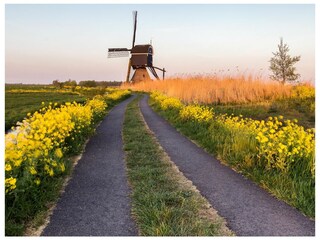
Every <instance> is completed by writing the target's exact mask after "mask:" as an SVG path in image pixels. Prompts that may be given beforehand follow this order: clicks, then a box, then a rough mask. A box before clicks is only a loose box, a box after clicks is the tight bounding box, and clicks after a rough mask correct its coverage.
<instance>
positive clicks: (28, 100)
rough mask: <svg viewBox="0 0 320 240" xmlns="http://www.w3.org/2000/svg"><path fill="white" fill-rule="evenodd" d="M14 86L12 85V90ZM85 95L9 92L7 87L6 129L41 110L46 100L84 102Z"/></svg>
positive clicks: (60, 102) (47, 101)
mask: <svg viewBox="0 0 320 240" xmlns="http://www.w3.org/2000/svg"><path fill="white" fill-rule="evenodd" d="M12 89H13V87H12V86H11V87H10V90H12ZM85 99H86V98H85V97H84V96H81V95H79V94H77V93H72V92H66V93H63V92H58V91H56V92H54V91H52V92H9V91H8V89H6V93H5V130H6V131H7V130H8V129H10V128H11V127H12V126H14V125H15V124H16V123H17V122H18V121H21V120H23V118H24V117H26V116H27V114H28V113H29V112H30V113H33V112H35V111H37V110H39V109H40V108H41V107H42V106H43V105H42V102H45V105H48V104H49V102H53V103H55V102H57V103H58V104H62V103H64V102H70V101H77V102H84V101H85Z"/></svg>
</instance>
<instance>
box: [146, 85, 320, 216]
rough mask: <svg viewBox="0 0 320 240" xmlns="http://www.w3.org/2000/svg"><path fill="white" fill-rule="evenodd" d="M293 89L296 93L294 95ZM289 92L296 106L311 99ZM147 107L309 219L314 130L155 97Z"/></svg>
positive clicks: (306, 93) (311, 93) (280, 119)
mask: <svg viewBox="0 0 320 240" xmlns="http://www.w3.org/2000/svg"><path fill="white" fill-rule="evenodd" d="M302 88H304V87H302ZM299 90H301V91H302V93H300V94H298V92H299ZM295 91H296V92H295V94H296V96H295V98H296V101H297V102H301V101H303V99H308V98H311V99H312V97H313V99H314V91H312V90H310V91H309V90H308V91H307V90H303V89H300V88H297V89H296V90H295ZM291 94H292V95H291V97H293V96H294V93H291ZM307 102H308V103H309V102H310V103H311V101H310V100H307ZM151 104H152V106H153V108H154V109H155V110H156V111H157V112H159V113H160V114H161V115H162V116H164V117H165V118H166V119H167V120H169V122H171V124H173V125H174V126H175V127H176V128H177V129H178V130H179V131H181V132H182V133H183V134H185V135H186V136H188V137H190V138H191V139H193V140H195V141H196V142H197V143H198V144H199V145H200V146H202V147H203V148H204V149H206V150H207V151H208V152H210V153H212V154H213V155H215V156H216V157H217V158H218V159H219V160H221V161H222V162H223V163H225V164H227V165H229V166H231V167H232V168H234V169H236V170H237V171H238V172H240V173H242V174H244V175H245V176H247V177H249V178H250V179H252V180H254V181H255V182H257V183H258V184H260V185H261V186H262V187H264V188H266V189H268V190H269V191H270V192H271V193H272V194H274V195H275V196H277V197H278V198H280V199H282V200H284V201H286V202H288V203H289V204H291V205H292V206H294V207H296V208H298V209H300V210H301V211H302V212H303V213H305V214H306V215H307V216H309V217H311V218H313V217H314V216H315V155H314V154H315V131H314V129H304V127H302V126H300V125H299V124H298V120H293V121H292V120H289V119H285V118H284V117H283V116H278V117H271V116H270V117H268V119H267V120H255V119H252V118H247V117H243V116H241V115H239V116H236V115H228V114H224V113H222V112H220V113H218V112H215V108H214V107H212V105H199V104H195V103H189V104H185V103H183V102H182V101H180V100H179V99H178V98H173V97H168V96H166V95H164V94H161V93H158V92H153V93H152V94H151ZM307 105H308V104H307ZM221 109H222V107H221V108H220V111H221Z"/></svg>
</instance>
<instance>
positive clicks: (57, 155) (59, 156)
mask: <svg viewBox="0 0 320 240" xmlns="http://www.w3.org/2000/svg"><path fill="white" fill-rule="evenodd" d="M54 154H55V155H56V157H57V158H62V157H63V153H62V150H61V148H57V149H56V150H55V151H54Z"/></svg>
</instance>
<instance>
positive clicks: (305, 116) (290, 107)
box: [213, 97, 315, 129]
mask: <svg viewBox="0 0 320 240" xmlns="http://www.w3.org/2000/svg"><path fill="white" fill-rule="evenodd" d="M213 108H214V112H215V113H217V114H223V113H227V114H234V115H243V116H244V117H249V118H253V119H256V120H266V119H268V117H277V116H279V115H282V116H284V118H285V119H290V120H293V119H297V120H298V121H299V125H301V126H303V127H305V128H306V129H308V128H314V127H315V99H314V98H312V97H310V98H306V99H295V98H288V99H281V100H277V101H274V102H262V103H249V104H239V105H235V104H228V105H213Z"/></svg>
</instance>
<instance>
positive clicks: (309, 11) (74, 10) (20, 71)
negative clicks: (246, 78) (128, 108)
mask: <svg viewBox="0 0 320 240" xmlns="http://www.w3.org/2000/svg"><path fill="white" fill-rule="evenodd" d="M133 10H137V11H138V25H137V36H136V44H148V43H150V41H152V45H153V47H154V52H155V55H154V60H153V63H154V65H155V66H157V67H160V68H163V67H165V68H166V70H167V76H177V75H185V74H214V73H218V74H225V73H228V70H229V72H230V73H236V72H237V69H238V70H239V71H240V72H241V73H245V74H252V75H254V76H255V75H260V74H261V75H263V76H266V77H267V76H268V75H269V74H271V72H270V71H269V70H268V68H269V65H270V63H269V60H270V58H271V57H272V52H275V51H276V50H277V45H278V44H279V42H280V38H281V37H282V38H283V41H284V43H287V44H288V46H289V48H290V52H289V53H290V54H291V55H292V56H296V55H300V56H301V60H300V62H298V63H297V64H296V67H297V72H299V73H300V74H301V80H305V81H312V82H314V80H315V5H314V4H225V5H224V4H120V5H116V4H6V5H5V82H6V83H41V84H43V83H51V82H52V81H53V80H55V79H58V80H60V81H66V80H68V79H73V80H76V81H78V82H79V81H82V80H89V79H90V80H97V81H124V80H125V77H126V71H127V64H128V57H126V58H107V50H108V48H113V47H123V48H130V47H131V44H132V34H133V17H132V11H133ZM159 74H160V73H159Z"/></svg>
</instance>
